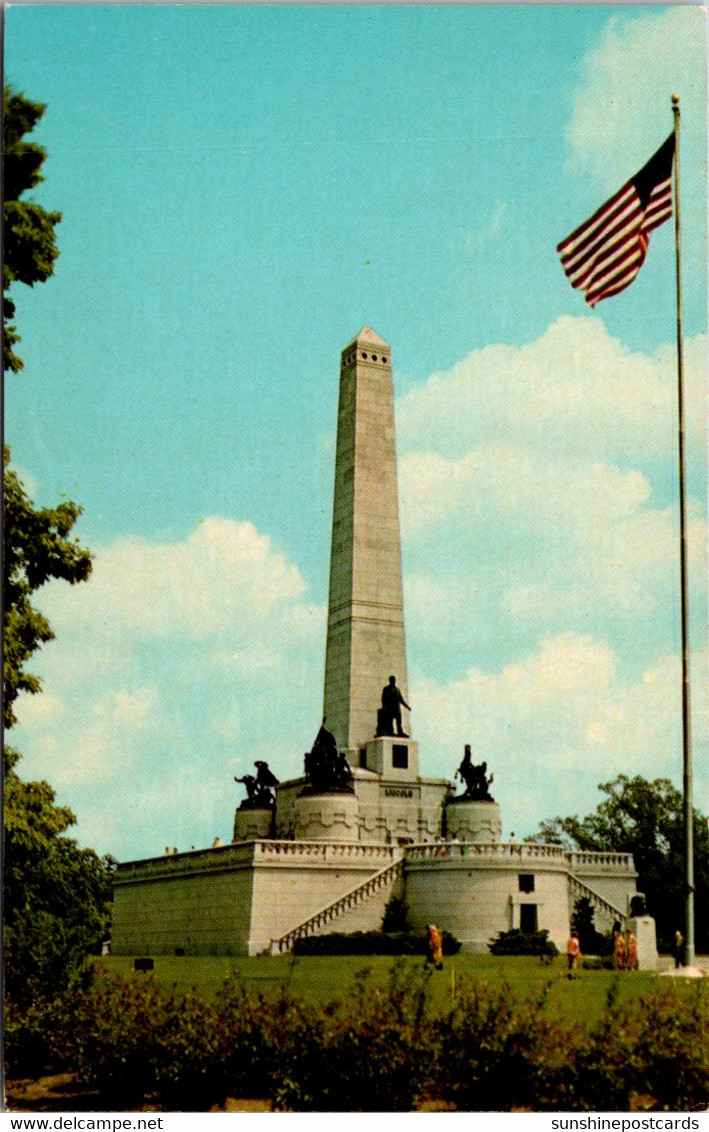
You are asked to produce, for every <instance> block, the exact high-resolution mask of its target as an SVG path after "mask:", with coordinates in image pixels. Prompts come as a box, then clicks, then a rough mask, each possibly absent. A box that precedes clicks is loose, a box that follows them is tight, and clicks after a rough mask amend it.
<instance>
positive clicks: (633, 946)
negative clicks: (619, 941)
mask: <svg viewBox="0 0 709 1132" xmlns="http://www.w3.org/2000/svg"><path fill="white" fill-rule="evenodd" d="M625 968H626V970H627V971H637V969H638V941H637V938H636V936H635V932H631V931H630V929H628V932H627V935H626V938H625Z"/></svg>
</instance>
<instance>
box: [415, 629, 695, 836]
mask: <svg viewBox="0 0 709 1132" xmlns="http://www.w3.org/2000/svg"><path fill="white" fill-rule="evenodd" d="M692 665H693V675H694V681H695V687H696V689H697V696H696V703H695V704H694V719H695V731H696V736H697V744H698V750H700V751H702V753H703V751H704V748H705V745H706V742H705V741H706V734H705V731H704V724H705V717H706V703H705V700H706V679H705V678H706V670H707V653H706V650H702V651H701V652H699V653H697V654H695V656H694V657H693V658H692ZM415 686H416V688H417V698H416V701H415V704H414V706H415V710H416V724H417V737H418V738H419V740H420V742H421V746H422V749H427V750H429V751H435V752H436V767H437V770H438V771H439V773H442V774H446V775H447V776H448V777H451V776H452V774H453V771H454V770H455V768H456V766H457V765H458V762H459V761H460V758H461V756H462V748H463V742H464V741H467V742H470V743H471V745H472V747H473V751H474V755H475V757H476V758H477V759H478V761H482V760H483V759H485V760H486V761H487V762H488V765H489V768H490V769H491V770H492V771H494V773H495V779H496V788H495V791H494V794H495V796H496V798H497V800H498V801H499V802H500V803H501V804H502V805H503V814H504V813H505V812H506V816H507V820H509V819H510V818H511V817H512V815H513V814H514V820H515V822H516V823H517V824H518V825H519V826H520V827H521V826H522V825H524V824H525V823H526V828H527V829H528V830H529V831H531V830H533V829H534V828H535V827H536V825H537V824H538V822H539V820H541V819H542V818H543V817H551V816H553V814H555V813H559V812H561V813H569V812H573V810H574V808H577V809H580V811H581V812H588V811H589V810H590V809H591V808H592V806H591V805H590V804H589V796H590V795H589V790H590V789H591V788H592V787H593V786H595V785H597V784H598V783H599V782H601V781H603V780H605V779H608V778H614V777H615V776H616V775H617V774H619V773H621V772H623V773H626V774H631V775H632V774H640V775H642V776H643V777H645V778H654V777H660V776H663V777H664V776H667V777H670V778H672V779H674V780H675V781H677V780H678V778H679V777H680V776H681V768H682V760H681V737H680V732H679V720H680V711H679V703H680V693H681V679H680V670H679V663H678V661H677V658H676V657H672V656H667V657H663V658H661V659H660V660H659V661H658V662H657V663H655V664H654V665H652V666H651V667H649V668H648V669H646V670H645V671H643V673H642V674H641V675H640V676H639V677H638V678H637V679H635V680H627V681H626V680H623V679H622V677H621V675H620V672H619V663H618V657H617V655H616V652H615V650H614V649H613V648H612V647H611V646H610V645H609V644H608V643H607V642H603V641H599V640H596V639H594V638H593V637H591V636H590V635H588V634H584V635H578V634H574V633H568V632H567V633H557V634H554V635H551V636H549V637H546V638H544V639H543V640H542V641H541V642H540V643H539V646H538V647H537V648H536V649H535V650H534V651H533V652H531V653H529V654H527V655H525V656H523V657H521V658H520V659H519V660H516V661H514V662H512V663H510V664H506V665H503V666H502V667H501V668H500V669H499V670H498V671H491V672H486V671H483V670H481V669H479V668H472V669H470V670H469V671H468V672H467V673H466V675H465V676H464V677H463V678H462V679H459V680H453V681H451V682H450V683H443V682H439V681H435V680H430V679H426V678H421V677H420V678H418V679H417V680H416V682H415ZM697 803H698V804H700V805H701V801H700V799H699V798H697Z"/></svg>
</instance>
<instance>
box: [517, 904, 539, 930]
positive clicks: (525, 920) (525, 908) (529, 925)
mask: <svg viewBox="0 0 709 1132" xmlns="http://www.w3.org/2000/svg"><path fill="white" fill-rule="evenodd" d="M519 927H520V931H523V932H525V933H529V934H531V933H532V932H536V931H537V905H536V904H520V906H519Z"/></svg>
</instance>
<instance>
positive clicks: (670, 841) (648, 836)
mask: <svg viewBox="0 0 709 1132" xmlns="http://www.w3.org/2000/svg"><path fill="white" fill-rule="evenodd" d="M599 790H601V791H602V793H603V794H605V795H606V797H605V800H604V801H603V802H601V803H600V804H599V805H598V806H597V807H596V810H595V811H594V812H593V813H592V814H589V815H588V816H587V817H585V818H579V817H576V816H573V817H566V818H562V817H557V818H553V819H551V820H550V821H544V822H542V824H541V826H540V828H539V832H538V834H537V835H536V840H538V841H545V842H552V843H557V844H563V845H566V846H567V847H568V848H575V849H582V850H588V851H598V852H614V853H632V854H633V857H634V859H635V867H636V869H637V870H638V882H637V884H638V891H639V892H643V893H645V896H646V898H647V904H648V911H649V913H650V915H652V916H654V917H655V919H656V921H657V932H658V937H659V939H660V941H661V943H662V944H663V945H664V946H665V947H669V946H671V941H672V940H673V938H674V933H675V930H676V929H677V928H678V927H681V926H682V925H683V923H684V906H685V894H686V889H685V867H684V804H683V798H682V794H681V793H680V791H679V790H677V788H676V787H675V786H674V785H673V784H672V783H671V782H670V781H669V779H667V778H658V779H655V781H654V782H648V781H647V779H645V778H641V777H640V776H636V777H635V778H628V776H627V775H625V774H621V775H619V776H618V777H617V778H616V779H614V780H613V782H606V783H604V784H603V785H601V786H599ZM694 851H695V859H694V871H695V913H696V935H697V946H698V948H699V949H700V950H707V949H709V831H708V829H707V819H706V817H704V815H703V814H701V813H699V811H698V810H695V811H694Z"/></svg>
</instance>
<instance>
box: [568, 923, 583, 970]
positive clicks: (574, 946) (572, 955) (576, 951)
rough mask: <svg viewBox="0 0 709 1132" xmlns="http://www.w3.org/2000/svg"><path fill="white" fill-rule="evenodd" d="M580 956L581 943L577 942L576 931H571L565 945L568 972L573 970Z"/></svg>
mask: <svg viewBox="0 0 709 1132" xmlns="http://www.w3.org/2000/svg"><path fill="white" fill-rule="evenodd" d="M580 958H581V944H580V943H579V937H578V932H572V933H571V937H570V939H569V942H568V943H567V945H566V959H567V962H568V964H569V972H572V971H575V970H576V969H577V967H578V964H579V959H580Z"/></svg>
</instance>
